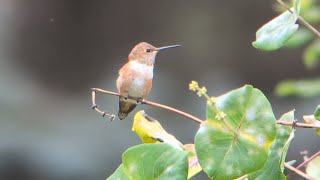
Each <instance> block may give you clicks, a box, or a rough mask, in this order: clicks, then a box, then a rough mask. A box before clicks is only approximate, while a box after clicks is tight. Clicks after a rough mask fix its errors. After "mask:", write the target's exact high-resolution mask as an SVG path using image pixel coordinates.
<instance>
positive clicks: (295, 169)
mask: <svg viewBox="0 0 320 180" xmlns="http://www.w3.org/2000/svg"><path fill="white" fill-rule="evenodd" d="M284 167H286V168H287V169H289V170H290V171H293V172H295V173H296V174H298V175H300V176H301V177H303V178H304V179H308V180H312V178H311V177H310V176H308V175H307V174H306V173H304V172H302V171H300V170H299V169H297V168H295V167H293V166H290V165H289V164H288V163H284Z"/></svg>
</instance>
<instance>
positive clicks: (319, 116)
mask: <svg viewBox="0 0 320 180" xmlns="http://www.w3.org/2000/svg"><path fill="white" fill-rule="evenodd" d="M313 116H314V118H315V119H316V120H320V104H319V105H318V106H317V108H316V110H315V111H314V113H313Z"/></svg>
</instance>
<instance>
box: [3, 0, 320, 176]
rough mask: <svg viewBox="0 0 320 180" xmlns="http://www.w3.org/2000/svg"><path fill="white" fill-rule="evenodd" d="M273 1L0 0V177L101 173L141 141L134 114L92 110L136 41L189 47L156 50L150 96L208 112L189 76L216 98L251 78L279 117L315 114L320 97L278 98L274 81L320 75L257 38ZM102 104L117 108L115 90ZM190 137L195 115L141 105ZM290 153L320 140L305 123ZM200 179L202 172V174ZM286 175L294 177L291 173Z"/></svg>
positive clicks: (296, 54)
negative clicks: (264, 48) (122, 116)
mask: <svg viewBox="0 0 320 180" xmlns="http://www.w3.org/2000/svg"><path fill="white" fill-rule="evenodd" d="M272 3H274V1H267V0H260V1H253V0H251V1H249V0H241V1H221V0H202V1H184V0H174V1H147V0H136V1H123V0H108V1H106V0H105V1H103V0H94V1H84V0H74V1H71V0H70V1H63V0H0V92H1V93H0V114H1V115H0V179H1V180H16V179H17V180H18V179H19V180H20V179H24V180H43V179H46V180H51V179H52V180H57V179H59V180H76V179H77V180H101V179H105V178H106V177H107V176H109V175H110V174H111V173H112V172H113V171H114V170H115V169H116V168H117V167H118V165H119V164H120V163H121V154H122V153H123V152H124V151H125V150H126V149H127V148H129V147H131V146H133V145H136V144H139V143H140V140H139V138H138V136H136V135H135V134H134V133H133V132H132V131H131V125H132V117H133V114H134V113H131V115H130V116H129V117H128V118H127V119H126V120H125V121H121V122H120V121H118V120H117V121H114V122H112V123H111V122H109V121H108V119H106V118H102V117H101V116H100V115H99V114H97V113H95V112H94V111H92V110H91V109H90V107H91V92H90V88H91V87H100V88H104V89H108V90H114V91H115V90H116V86H115V80H116V78H117V76H118V70H119V69H120V67H121V66H122V65H123V64H124V63H126V61H127V55H128V53H129V52H130V51H131V49H132V48H133V46H134V45H135V44H137V43H139V42H141V41H146V42H149V43H151V44H153V45H155V46H164V45H171V44H181V45H183V47H181V48H177V49H174V50H170V51H166V52H163V53H159V55H158V57H157V60H156V65H155V72H154V73H155V76H154V84H153V89H152V92H151V94H150V96H149V97H148V100H152V101H156V102H160V103H164V104H167V105H170V106H173V107H177V108H179V109H182V110H184V111H187V112H190V113H191V114H194V115H196V116H198V117H200V118H204V117H205V100H203V99H200V98H198V97H197V96H196V94H195V93H194V92H191V91H189V90H188V83H189V82H190V81H191V80H197V81H199V83H200V85H205V86H206V87H207V89H208V93H209V94H210V95H213V96H218V95H220V94H222V93H224V92H226V91H229V90H231V89H234V88H238V87H241V86H242V85H244V84H252V85H254V86H255V87H257V88H259V89H261V90H262V91H263V92H264V93H265V94H266V96H267V97H268V99H269V100H270V101H271V103H272V105H273V110H274V112H275V114H276V116H277V117H280V115H281V114H283V113H285V112H287V111H289V110H291V109H296V115H297V119H300V120H301V119H302V118H301V116H302V115H304V114H311V113H313V110H314V107H315V106H316V105H317V104H319V102H320V98H312V99H311V98H309V99H299V98H279V97H275V96H274V94H273V88H274V86H275V84H276V83H277V82H279V81H281V80H284V79H288V78H290V79H291V78H292V79H293V78H297V79H300V78H307V77H317V76H319V75H320V73H319V68H318V69H316V70H314V71H307V70H305V68H304V67H303V65H302V61H301V49H297V50H281V51H276V52H272V53H264V52H260V51H258V50H256V49H254V48H253V47H252V46H251V42H252V41H253V40H254V39H255V32H256V30H257V29H258V28H259V27H260V26H261V25H262V24H264V23H265V22H267V21H268V20H269V19H271V18H272V17H273V16H274V15H275V14H274V13H273V12H272V9H271V7H272ZM97 98H98V100H97V103H98V104H99V105H100V106H102V107H103V109H105V110H107V111H108V112H111V113H117V108H118V98H117V97H114V96H108V95H101V94H98V97H97ZM141 109H144V110H145V111H146V112H147V113H148V114H149V115H151V116H153V117H154V118H156V119H158V120H159V121H160V122H161V124H162V125H163V126H164V128H165V129H166V130H167V131H168V132H169V133H172V134H174V135H175V136H176V137H177V138H178V139H179V140H181V141H182V142H183V143H193V138H194V135H195V133H196V131H197V129H198V124H196V123H194V122H192V121H190V120H188V119H186V118H184V117H181V116H179V115H177V114H174V113H172V112H167V111H165V110H162V109H157V108H153V107H147V106H139V107H138V108H136V111H137V110H141ZM296 132H297V134H296V138H295V139H294V140H293V142H292V145H291V146H290V149H289V154H288V157H287V160H292V159H296V160H298V162H301V160H302V156H301V155H300V152H301V151H304V150H308V151H309V153H310V154H312V153H314V152H315V151H317V150H318V149H319V148H320V142H319V138H318V137H317V136H316V135H315V133H314V132H313V131H312V130H302V129H298V130H297V131H296ZM194 179H207V176H206V175H205V174H204V173H202V174H199V175H197V176H196V177H195V178H194ZM291 179H299V178H297V177H294V176H291Z"/></svg>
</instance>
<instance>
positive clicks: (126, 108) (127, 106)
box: [118, 97, 137, 120]
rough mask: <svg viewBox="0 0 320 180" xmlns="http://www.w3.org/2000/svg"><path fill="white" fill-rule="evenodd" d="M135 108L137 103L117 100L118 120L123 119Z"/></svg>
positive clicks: (129, 100)
mask: <svg viewBox="0 0 320 180" xmlns="http://www.w3.org/2000/svg"><path fill="white" fill-rule="evenodd" d="M136 106H137V102H136V101H134V100H131V99H127V100H126V99H124V98H123V97H120V98H119V111H118V117H119V119H120V120H123V119H125V118H126V117H127V116H128V114H129V113H130V112H131V111H132V110H133V109H134V108H135V107H136Z"/></svg>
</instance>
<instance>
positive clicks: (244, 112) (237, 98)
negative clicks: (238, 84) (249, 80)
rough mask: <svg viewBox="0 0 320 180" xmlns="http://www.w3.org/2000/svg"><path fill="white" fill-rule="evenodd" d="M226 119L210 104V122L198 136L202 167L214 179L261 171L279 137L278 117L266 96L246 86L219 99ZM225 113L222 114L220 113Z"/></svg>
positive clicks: (197, 142)
mask: <svg viewBox="0 0 320 180" xmlns="http://www.w3.org/2000/svg"><path fill="white" fill-rule="evenodd" d="M215 105H216V108H217V109H218V111H219V110H220V111H223V112H224V113H225V114H226V116H225V118H224V120H217V118H216V116H217V110H216V109H215V107H214V104H212V103H208V106H207V120H206V121H205V122H204V123H202V124H201V126H200V129H199V130H198V132H197V134H196V137H195V145H196V152H197V156H198V159H199V162H200V165H201V167H202V169H203V170H204V172H205V173H206V174H207V175H208V176H209V177H210V178H211V179H219V180H224V179H234V178H237V177H240V176H243V175H245V174H248V173H251V172H254V171H256V170H258V169H260V168H261V167H262V166H263V165H264V163H265V162H266V159H267V157H268V153H269V149H270V146H271V144H272V142H273V139H274V137H275V134H276V124H275V120H276V119H275V117H274V114H273V112H272V109H271V105H270V103H269V101H268V100H267V98H266V97H265V96H264V95H263V93H262V92H261V91H260V90H258V89H255V88H253V87H252V86H248V85H247V86H244V87H242V88H239V89H236V90H233V91H231V92H229V93H227V94H225V95H222V96H220V97H218V98H217V99H216V104H215ZM220 114H221V113H220Z"/></svg>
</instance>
